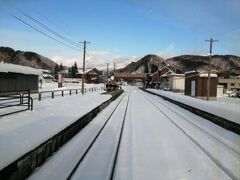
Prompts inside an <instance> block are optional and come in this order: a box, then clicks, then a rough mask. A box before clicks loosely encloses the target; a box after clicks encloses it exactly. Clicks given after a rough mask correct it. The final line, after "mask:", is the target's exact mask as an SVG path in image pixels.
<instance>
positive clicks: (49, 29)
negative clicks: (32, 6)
mask: <svg viewBox="0 0 240 180" xmlns="http://www.w3.org/2000/svg"><path fill="white" fill-rule="evenodd" d="M22 14H23V15H24V16H25V17H26V18H28V19H30V20H31V21H33V22H35V23H37V24H39V25H40V26H41V27H42V28H44V29H45V30H47V31H48V32H50V33H52V34H54V35H55V36H57V37H58V38H60V39H62V40H64V41H66V42H68V43H69V44H71V45H73V46H75V47H77V48H80V47H79V45H78V43H76V42H74V41H72V40H70V39H68V38H66V37H64V36H62V35H60V34H59V33H57V32H56V31H54V30H52V29H51V28H49V27H47V26H46V25H44V24H43V23H41V22H40V21H39V20H37V19H35V18H33V17H32V16H30V15H29V14H27V13H24V12H22Z"/></svg>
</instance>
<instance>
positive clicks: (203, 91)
mask: <svg viewBox="0 0 240 180" xmlns="http://www.w3.org/2000/svg"><path fill="white" fill-rule="evenodd" d="M207 80H208V78H207V77H199V79H198V84H197V92H198V93H197V96H201V97H206V96H207ZM217 85H218V79H217V77H211V79H210V97H217Z"/></svg>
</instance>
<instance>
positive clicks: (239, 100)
mask: <svg viewBox="0 0 240 180" xmlns="http://www.w3.org/2000/svg"><path fill="white" fill-rule="evenodd" d="M217 101H218V102H220V103H224V104H226V105H228V104H235V105H237V106H240V98H230V97H228V96H221V97H217Z"/></svg>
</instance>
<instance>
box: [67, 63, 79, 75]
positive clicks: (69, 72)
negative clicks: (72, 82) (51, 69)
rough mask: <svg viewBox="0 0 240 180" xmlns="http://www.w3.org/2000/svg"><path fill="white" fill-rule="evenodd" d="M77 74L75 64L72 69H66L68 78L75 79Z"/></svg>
mask: <svg viewBox="0 0 240 180" xmlns="http://www.w3.org/2000/svg"><path fill="white" fill-rule="evenodd" d="M77 73H78V67H77V63H76V62H75V63H74V65H73V66H72V67H70V68H68V77H70V78H76V77H77Z"/></svg>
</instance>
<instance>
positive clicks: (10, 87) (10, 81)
mask: <svg viewBox="0 0 240 180" xmlns="http://www.w3.org/2000/svg"><path fill="white" fill-rule="evenodd" d="M0 84H1V86H0V91H21V90H28V89H30V90H31V91H32V92H37V91H38V76H37V75H26V74H18V73H0Z"/></svg>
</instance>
